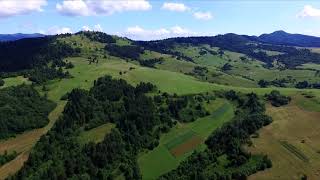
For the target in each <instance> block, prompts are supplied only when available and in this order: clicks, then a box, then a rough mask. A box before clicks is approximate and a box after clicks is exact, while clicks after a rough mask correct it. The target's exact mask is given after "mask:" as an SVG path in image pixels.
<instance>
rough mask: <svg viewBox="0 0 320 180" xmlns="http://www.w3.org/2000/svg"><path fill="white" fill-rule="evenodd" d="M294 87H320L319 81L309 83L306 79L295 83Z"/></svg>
mask: <svg viewBox="0 0 320 180" xmlns="http://www.w3.org/2000/svg"><path fill="white" fill-rule="evenodd" d="M296 88H299V89H307V88H314V89H320V83H309V82H308V81H301V82H298V83H297V84H296Z"/></svg>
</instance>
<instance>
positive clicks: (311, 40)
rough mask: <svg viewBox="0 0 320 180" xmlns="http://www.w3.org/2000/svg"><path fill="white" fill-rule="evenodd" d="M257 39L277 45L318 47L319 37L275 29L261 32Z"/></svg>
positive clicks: (319, 45)
mask: <svg viewBox="0 0 320 180" xmlns="http://www.w3.org/2000/svg"><path fill="white" fill-rule="evenodd" d="M257 39H258V40H259V41H260V42H264V43H270V44H277V45H287V46H300V47H320V37H315V36H308V35H303V34H290V33H287V32H284V31H275V32H273V33H271V34H262V35H260V36H259V37H258V38H257Z"/></svg>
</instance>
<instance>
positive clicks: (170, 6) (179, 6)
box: [162, 2, 190, 12]
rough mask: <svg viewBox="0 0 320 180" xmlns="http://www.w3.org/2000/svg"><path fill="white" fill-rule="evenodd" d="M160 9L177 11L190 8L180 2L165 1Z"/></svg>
mask: <svg viewBox="0 0 320 180" xmlns="http://www.w3.org/2000/svg"><path fill="white" fill-rule="evenodd" d="M162 9H164V10H169V11H177V12H184V11H188V10H190V8H189V7H188V6H186V5H184V4H182V3H168V2H165V3H163V5H162Z"/></svg>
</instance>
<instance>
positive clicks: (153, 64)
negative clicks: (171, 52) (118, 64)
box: [139, 57, 164, 68]
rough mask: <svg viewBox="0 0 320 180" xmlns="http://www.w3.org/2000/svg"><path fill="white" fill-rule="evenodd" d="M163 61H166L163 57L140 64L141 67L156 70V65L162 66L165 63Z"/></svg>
mask: <svg viewBox="0 0 320 180" xmlns="http://www.w3.org/2000/svg"><path fill="white" fill-rule="evenodd" d="M163 61H164V59H163V58H162V57H161V58H153V59H146V60H140V61H139V63H140V65H141V66H146V67H151V68H155V65H156V64H161V63H163Z"/></svg>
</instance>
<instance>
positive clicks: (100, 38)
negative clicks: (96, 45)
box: [76, 31, 116, 43]
mask: <svg viewBox="0 0 320 180" xmlns="http://www.w3.org/2000/svg"><path fill="white" fill-rule="evenodd" d="M78 34H82V35H84V36H86V37H87V38H89V39H90V40H92V41H97V42H101V43H116V40H115V39H114V38H113V37H112V36H111V35H108V34H106V33H103V32H98V31H80V32H78V33H76V35H78Z"/></svg>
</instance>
